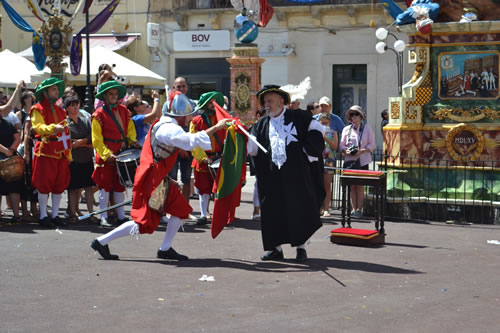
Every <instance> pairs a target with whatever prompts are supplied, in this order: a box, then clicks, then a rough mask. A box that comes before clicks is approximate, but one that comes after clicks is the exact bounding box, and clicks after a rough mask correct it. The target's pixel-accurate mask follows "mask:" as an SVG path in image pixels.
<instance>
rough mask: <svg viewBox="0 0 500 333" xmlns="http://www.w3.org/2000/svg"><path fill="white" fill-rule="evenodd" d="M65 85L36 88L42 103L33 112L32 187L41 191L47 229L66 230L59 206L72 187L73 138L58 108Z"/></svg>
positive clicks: (43, 222) (53, 81) (56, 81)
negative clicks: (49, 213) (58, 101)
mask: <svg viewBox="0 0 500 333" xmlns="http://www.w3.org/2000/svg"><path fill="white" fill-rule="evenodd" d="M64 87H65V84H64V81H63V80H60V79H58V78H55V77H51V78H48V79H46V80H44V81H43V82H42V83H40V85H39V86H38V87H37V88H36V91H35V95H36V98H37V100H38V101H40V102H39V103H37V104H35V105H33V106H32V107H31V110H30V118H31V123H32V125H33V129H34V131H35V138H36V139H37V140H36V144H35V150H34V156H33V174H32V176H31V183H32V185H33V187H34V188H36V189H37V190H38V203H39V205H40V224H41V225H42V226H44V227H47V228H54V227H55V226H64V225H66V222H65V221H64V220H63V219H61V218H60V217H59V216H58V213H59V204H60V202H61V196H62V193H63V192H64V190H66V188H67V187H68V185H69V181H70V172H69V162H70V161H71V135H70V131H69V127H68V126H67V122H66V111H64V110H63V109H62V108H60V107H59V106H57V105H56V102H57V100H58V99H59V98H61V96H62V94H63V92H64ZM50 193H52V213H51V216H50V217H49V216H48V215H47V202H48V200H49V194H50Z"/></svg>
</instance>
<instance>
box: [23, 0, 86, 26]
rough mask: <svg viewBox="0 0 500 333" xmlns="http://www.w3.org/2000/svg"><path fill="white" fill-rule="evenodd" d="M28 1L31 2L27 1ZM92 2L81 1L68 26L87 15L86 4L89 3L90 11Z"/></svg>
mask: <svg viewBox="0 0 500 333" xmlns="http://www.w3.org/2000/svg"><path fill="white" fill-rule="evenodd" d="M27 1H30V0H27ZM92 2H93V1H92V0H86V1H80V2H79V3H78V6H77V7H76V9H75V12H74V13H73V15H72V16H71V18H70V19H69V21H68V25H70V24H71V22H73V20H74V19H75V18H76V17H77V16H79V15H80V14H85V13H86V11H85V4H86V3H88V8H89V9H90V6H92Z"/></svg>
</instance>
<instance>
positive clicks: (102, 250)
mask: <svg viewBox="0 0 500 333" xmlns="http://www.w3.org/2000/svg"><path fill="white" fill-rule="evenodd" d="M90 247H91V248H93V249H94V250H96V251H97V252H99V254H100V255H101V257H102V258H103V259H104V260H118V258H119V257H118V256H117V255H116V254H111V253H109V247H108V245H102V244H101V243H99V241H98V240H97V239H94V240H93V241H92V244H90Z"/></svg>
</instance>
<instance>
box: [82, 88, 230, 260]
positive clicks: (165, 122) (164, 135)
mask: <svg viewBox="0 0 500 333" xmlns="http://www.w3.org/2000/svg"><path fill="white" fill-rule="evenodd" d="M194 112H195V111H194V110H193V109H192V107H191V104H190V103H189V100H188V98H187V97H186V96H185V95H183V94H180V93H178V95H177V96H176V97H175V98H174V100H173V103H172V105H171V107H170V108H169V110H168V111H167V113H166V114H164V115H163V116H162V117H161V119H160V120H159V121H157V122H155V123H154V124H153V126H152V127H151V129H150V130H149V132H148V134H147V136H146V139H145V141H144V146H143V147H142V153H141V162H140V164H139V167H138V168H137V172H136V175H135V180H134V189H133V201H132V211H131V214H130V215H131V217H132V219H133V221H128V222H125V223H123V224H122V225H121V226H119V227H117V228H115V229H114V230H112V231H110V232H108V233H107V234H105V235H102V236H100V237H98V238H96V239H94V240H93V241H92V244H91V247H92V248H93V249H94V250H96V251H97V252H99V254H100V255H101V256H102V257H103V258H104V259H108V260H117V259H118V256H117V255H114V254H111V253H110V251H109V247H108V243H109V242H111V241H112V240H114V239H116V238H119V237H125V236H127V235H134V234H138V233H140V234H143V233H149V234H151V233H153V232H154V231H155V230H156V228H157V227H158V225H159V223H160V219H161V217H162V216H164V215H165V214H166V213H167V214H170V218H169V219H168V224H167V230H166V233H165V238H164V240H163V243H162V244H161V246H160V248H159V250H158V252H157V257H158V258H160V259H172V260H187V259H188V257H187V256H185V255H182V254H179V253H177V252H176V251H175V250H174V249H173V248H172V242H173V239H174V237H175V234H176V233H177V231H178V230H179V227H180V226H181V224H182V219H185V218H187V217H188V216H189V214H190V213H191V212H192V210H193V209H192V208H191V206H190V205H189V202H188V201H187V200H186V199H185V198H184V196H183V195H182V193H181V192H180V191H179V188H178V187H177V186H176V182H175V181H173V180H171V179H170V178H169V177H168V173H169V171H170V169H171V168H172V166H173V164H174V163H175V161H176V160H177V155H178V150H179V149H183V150H185V151H190V150H192V149H193V148H195V147H200V148H201V149H203V150H211V147H212V143H211V141H210V136H212V135H213V134H214V133H215V132H217V131H220V130H222V129H224V128H226V127H227V125H226V121H229V120H230V119H223V120H221V121H219V122H218V123H216V124H214V125H213V126H212V127H210V128H208V129H206V130H204V131H199V132H197V133H187V132H184V130H183V129H182V126H185V125H186V124H188V123H189V121H191V118H192V114H193V113H194ZM164 179H165V181H167V182H169V183H170V185H169V186H168V190H166V193H167V195H166V198H164V200H163V201H162V202H163V205H162V208H161V211H158V209H153V208H151V207H150V205H151V202H150V199H151V197H152V196H153V192H155V190H156V189H157V188H158V187H159V186H162V185H163V183H162V182H163V181H164Z"/></svg>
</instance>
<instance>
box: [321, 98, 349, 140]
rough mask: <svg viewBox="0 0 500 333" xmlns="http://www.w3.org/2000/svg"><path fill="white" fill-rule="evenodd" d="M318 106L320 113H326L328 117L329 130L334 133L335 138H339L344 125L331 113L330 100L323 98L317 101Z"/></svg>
mask: <svg viewBox="0 0 500 333" xmlns="http://www.w3.org/2000/svg"><path fill="white" fill-rule="evenodd" d="M318 104H319V106H320V107H321V113H327V114H329V115H330V129H331V130H332V131H336V132H337V136H340V135H341V134H342V130H343V129H344V126H345V124H344V122H343V121H342V119H341V118H340V117H339V116H337V115H336V114H334V113H332V101H331V100H330V98H328V97H326V96H323V97H321V98H320V99H319V102H318Z"/></svg>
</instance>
